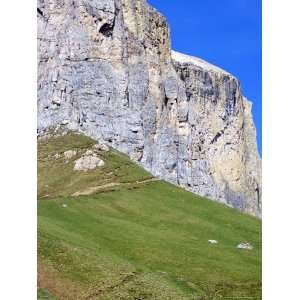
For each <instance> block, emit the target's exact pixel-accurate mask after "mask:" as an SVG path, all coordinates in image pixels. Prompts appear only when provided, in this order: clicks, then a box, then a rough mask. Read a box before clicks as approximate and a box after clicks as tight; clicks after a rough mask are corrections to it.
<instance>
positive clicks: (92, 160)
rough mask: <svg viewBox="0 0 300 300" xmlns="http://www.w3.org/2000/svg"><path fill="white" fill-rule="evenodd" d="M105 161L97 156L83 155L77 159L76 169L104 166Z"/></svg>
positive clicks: (85, 169)
mask: <svg viewBox="0 0 300 300" xmlns="http://www.w3.org/2000/svg"><path fill="white" fill-rule="evenodd" d="M104 164H105V163H104V161H103V160H101V159H100V158H99V157H96V156H83V157H81V158H79V159H77V160H76V161H75V164H74V171H84V172H87V171H89V170H94V169H96V168H98V167H102V166H104Z"/></svg>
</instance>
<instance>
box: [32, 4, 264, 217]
mask: <svg viewBox="0 0 300 300" xmlns="http://www.w3.org/2000/svg"><path fill="white" fill-rule="evenodd" d="M37 15H38V64H39V65H38V130H39V135H43V134H45V133H46V132H47V131H48V130H49V129H50V128H55V127H57V126H61V125H63V126H64V127H66V128H68V129H70V130H78V131H80V132H83V133H85V134H86V135H89V136H91V137H93V138H95V139H97V140H101V141H104V142H105V143H106V144H108V145H109V146H110V147H113V148H116V149H118V150H119V151H122V152H124V153H126V154H128V155H129V156H130V157H131V159H133V160H135V161H136V162H138V163H139V164H140V165H142V166H143V167H144V168H146V169H147V170H148V171H150V172H151V173H152V174H154V175H155V176H158V177H159V178H162V179H165V180H167V181H169V182H172V183H174V184H178V185H180V186H182V187H184V188H186V189H188V190H190V191H192V192H194V193H197V194H199V195H202V196H207V197H210V198H212V199H216V200H218V201H220V202H223V203H225V204H227V205H230V206H233V207H235V208H237V209H239V210H241V211H244V212H247V213H250V214H253V215H258V216H259V215H260V212H261V175H260V168H261V167H260V165H261V162H260V158H259V155H258V152H257V147H256V137H255V135H256V133H255V127H254V124H253V120H252V115H251V104H250V102H248V101H247V100H246V99H245V98H244V97H243V95H242V93H241V87H240V83H239V81H238V80H237V79H236V78H235V77H233V76H232V75H230V74H229V73H227V72H225V71H223V70H221V69H219V68H217V67H215V66H213V65H211V64H209V63H207V62H204V61H202V60H200V59H197V58H192V57H189V56H186V55H183V54H180V53H177V52H172V51H171V48H170V33H169V27H168V25H167V22H166V19H165V18H164V17H163V16H162V15H161V14H160V13H158V12H157V11H156V10H155V9H154V8H152V7H151V6H149V5H148V4H147V3H146V1H145V0H89V1H88V0H76V1H73V0H38V11H37Z"/></svg>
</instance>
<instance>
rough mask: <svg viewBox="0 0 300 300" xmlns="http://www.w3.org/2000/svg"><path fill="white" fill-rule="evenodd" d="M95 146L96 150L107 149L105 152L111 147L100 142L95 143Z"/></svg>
mask: <svg viewBox="0 0 300 300" xmlns="http://www.w3.org/2000/svg"><path fill="white" fill-rule="evenodd" d="M94 148H95V149H96V150H100V151H105V152H108V151H109V147H108V146H107V145H106V144H103V143H98V144H96V145H94Z"/></svg>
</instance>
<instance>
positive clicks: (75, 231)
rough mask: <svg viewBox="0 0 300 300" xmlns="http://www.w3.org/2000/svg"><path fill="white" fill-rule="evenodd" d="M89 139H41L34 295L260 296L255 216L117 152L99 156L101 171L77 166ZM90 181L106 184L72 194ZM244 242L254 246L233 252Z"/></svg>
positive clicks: (92, 184) (71, 136) (258, 232)
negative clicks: (160, 177)
mask: <svg viewBox="0 0 300 300" xmlns="http://www.w3.org/2000/svg"><path fill="white" fill-rule="evenodd" d="M94 143H95V142H94V141H93V140H91V139H89V138H87V137H85V136H82V135H78V134H68V135H65V136H60V137H53V138H50V139H48V140H40V141H39V143H38V160H39V161H38V198H39V199H38V285H39V288H40V290H39V295H38V298H39V299H40V300H42V299H60V300H64V299H72V300H73V299H107V300H108V299H113V300H115V299H143V300H144V299H163V300H165V299H172V300H176V299H178V300H179V299H180V300H181V299H226V297H227V299H230V298H228V297H233V298H238V297H252V299H261V223H260V221H259V220H258V219H256V218H254V217H251V216H248V215H243V214H241V213H239V212H237V211H235V210H233V209H231V208H228V207H225V206H223V205H221V204H218V203H216V202H213V201H210V200H208V199H204V198H201V197H198V196H196V195H194V194H192V193H189V192H187V191H185V190H183V189H181V188H178V187H176V186H173V185H171V184H169V183H166V182H163V181H155V180H151V178H152V176H151V175H150V174H149V173H147V172H146V171H144V170H143V169H142V168H140V167H138V166H137V165H135V164H134V163H133V162H131V161H130V160H129V159H128V158H127V157H126V156H125V155H123V154H120V153H119V152H117V151H114V150H111V151H109V152H101V154H100V155H101V158H102V159H103V160H104V161H105V166H104V167H102V168H99V169H96V170H93V171H89V172H78V171H73V166H74V160H76V159H77V158H79V157H80V155H82V153H84V152H85V151H86V150H87V149H91V147H92V146H93V144H94ZM70 149H76V150H77V156H75V157H73V158H72V159H70V160H69V161H67V160H66V159H65V158H64V156H63V152H64V151H66V150H70ZM56 154H59V155H60V157H59V158H58V156H59V155H56ZM54 157H57V158H54ZM95 186H104V188H102V189H101V188H100V189H98V190H97V191H96V192H95V194H92V195H89V196H79V197H72V196H71V195H73V194H74V193H76V192H78V191H82V190H83V189H87V188H93V187H95ZM209 239H215V240H218V242H219V243H218V244H214V245H212V244H209V243H208V240H209ZM242 241H248V242H250V243H251V244H252V245H253V246H254V249H253V250H252V251H247V250H239V249H237V248H236V246H237V244H239V243H240V242H242ZM50 293H51V294H50ZM51 295H55V297H56V298H51V297H52V296H51ZM43 297H44V298H43ZM47 297H48V298H47ZM53 297H54V296H53Z"/></svg>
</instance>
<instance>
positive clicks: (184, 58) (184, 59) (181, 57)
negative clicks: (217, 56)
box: [171, 50, 231, 75]
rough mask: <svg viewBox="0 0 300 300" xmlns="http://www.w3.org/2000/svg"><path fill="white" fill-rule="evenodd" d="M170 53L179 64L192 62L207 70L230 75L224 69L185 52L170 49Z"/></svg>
mask: <svg viewBox="0 0 300 300" xmlns="http://www.w3.org/2000/svg"><path fill="white" fill-rule="evenodd" d="M171 55H172V58H173V60H175V61H177V62H179V63H181V64H192V65H195V66H198V67H201V68H202V69H205V70H208V71H213V72H217V73H225V74H228V75H231V74H229V73H228V72H226V71H224V70H223V69H221V68H219V67H217V66H214V65H212V64H210V63H209V62H207V61H205V60H203V59H201V58H198V57H194V56H189V55H186V54H183V53H180V52H177V51H174V50H172V51H171Z"/></svg>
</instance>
